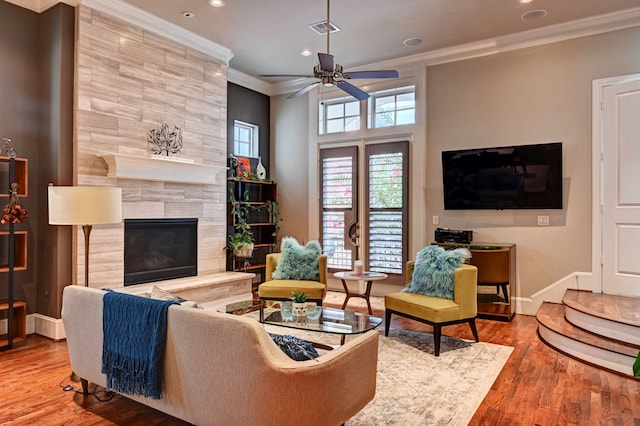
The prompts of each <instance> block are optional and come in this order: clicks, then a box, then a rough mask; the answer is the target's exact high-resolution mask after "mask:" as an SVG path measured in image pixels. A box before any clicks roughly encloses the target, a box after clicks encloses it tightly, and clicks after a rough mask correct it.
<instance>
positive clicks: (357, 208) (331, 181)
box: [320, 141, 409, 284]
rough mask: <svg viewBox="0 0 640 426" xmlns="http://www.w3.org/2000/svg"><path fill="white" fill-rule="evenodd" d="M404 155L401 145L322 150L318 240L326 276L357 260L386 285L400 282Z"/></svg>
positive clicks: (405, 192) (404, 147) (405, 243)
mask: <svg viewBox="0 0 640 426" xmlns="http://www.w3.org/2000/svg"><path fill="white" fill-rule="evenodd" d="M408 153H409V143H408V142H405V141H403V142H389V143H377V144H370V145H364V146H349V147H341V148H324V149H321V151H320V162H321V164H320V171H321V175H322V176H321V179H320V194H321V202H320V210H321V211H320V217H321V221H320V228H321V229H320V235H321V238H322V246H323V250H324V253H325V254H326V255H327V258H328V267H329V270H330V271H332V272H335V271H344V270H351V269H352V266H353V261H354V260H356V259H360V260H363V261H364V263H365V268H366V269H368V270H370V271H376V272H384V273H386V274H387V275H389V279H388V280H387V282H389V283H398V284H402V283H404V264H405V263H406V260H407V249H408V234H409V232H408V229H407V228H408V211H409V208H408V193H409V192H408V178H409V170H408V166H409V162H408ZM361 154H362V155H361ZM360 158H362V160H360ZM360 176H362V177H363V179H359V177H360Z"/></svg>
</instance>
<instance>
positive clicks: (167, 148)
mask: <svg viewBox="0 0 640 426" xmlns="http://www.w3.org/2000/svg"><path fill="white" fill-rule="evenodd" d="M147 142H149V144H150V148H149V149H150V151H151V153H152V154H155V155H166V156H169V155H176V154H178V153H179V152H180V151H182V147H183V145H182V129H181V128H179V127H178V126H176V125H174V126H173V130H169V126H168V125H167V124H166V123H164V124H162V125H161V126H160V127H158V128H157V129H151V130H149V134H148V135H147Z"/></svg>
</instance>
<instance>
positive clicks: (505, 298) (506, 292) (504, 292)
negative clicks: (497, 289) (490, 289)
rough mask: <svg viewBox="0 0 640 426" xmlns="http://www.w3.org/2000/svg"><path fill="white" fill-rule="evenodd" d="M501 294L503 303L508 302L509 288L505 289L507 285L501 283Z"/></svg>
mask: <svg viewBox="0 0 640 426" xmlns="http://www.w3.org/2000/svg"><path fill="white" fill-rule="evenodd" d="M501 287H502V294H503V295H504V301H505V303H509V290H507V285H506V284H502V286H501Z"/></svg>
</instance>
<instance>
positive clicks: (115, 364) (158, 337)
mask: <svg viewBox="0 0 640 426" xmlns="http://www.w3.org/2000/svg"><path fill="white" fill-rule="evenodd" d="M175 303H176V302H174V301H172V300H156V299H148V298H145V297H141V296H134V295H131V294H126V293H119V292H115V291H107V292H106V293H105V295H104V298H103V312H102V331H103V333H104V340H103V344H102V373H104V374H106V375H107V387H108V388H110V389H113V390H114V391H116V392H119V393H125V394H130V395H142V396H147V397H152V398H154V399H160V398H161V397H162V362H163V359H164V349H165V343H166V340H167V311H168V309H169V306H170V305H172V304H175Z"/></svg>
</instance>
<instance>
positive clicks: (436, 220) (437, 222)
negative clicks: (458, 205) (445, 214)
mask: <svg viewBox="0 0 640 426" xmlns="http://www.w3.org/2000/svg"><path fill="white" fill-rule="evenodd" d="M432 220H433V224H434V225H438V224H439V223H440V218H439V217H438V216H433V218H432Z"/></svg>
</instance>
